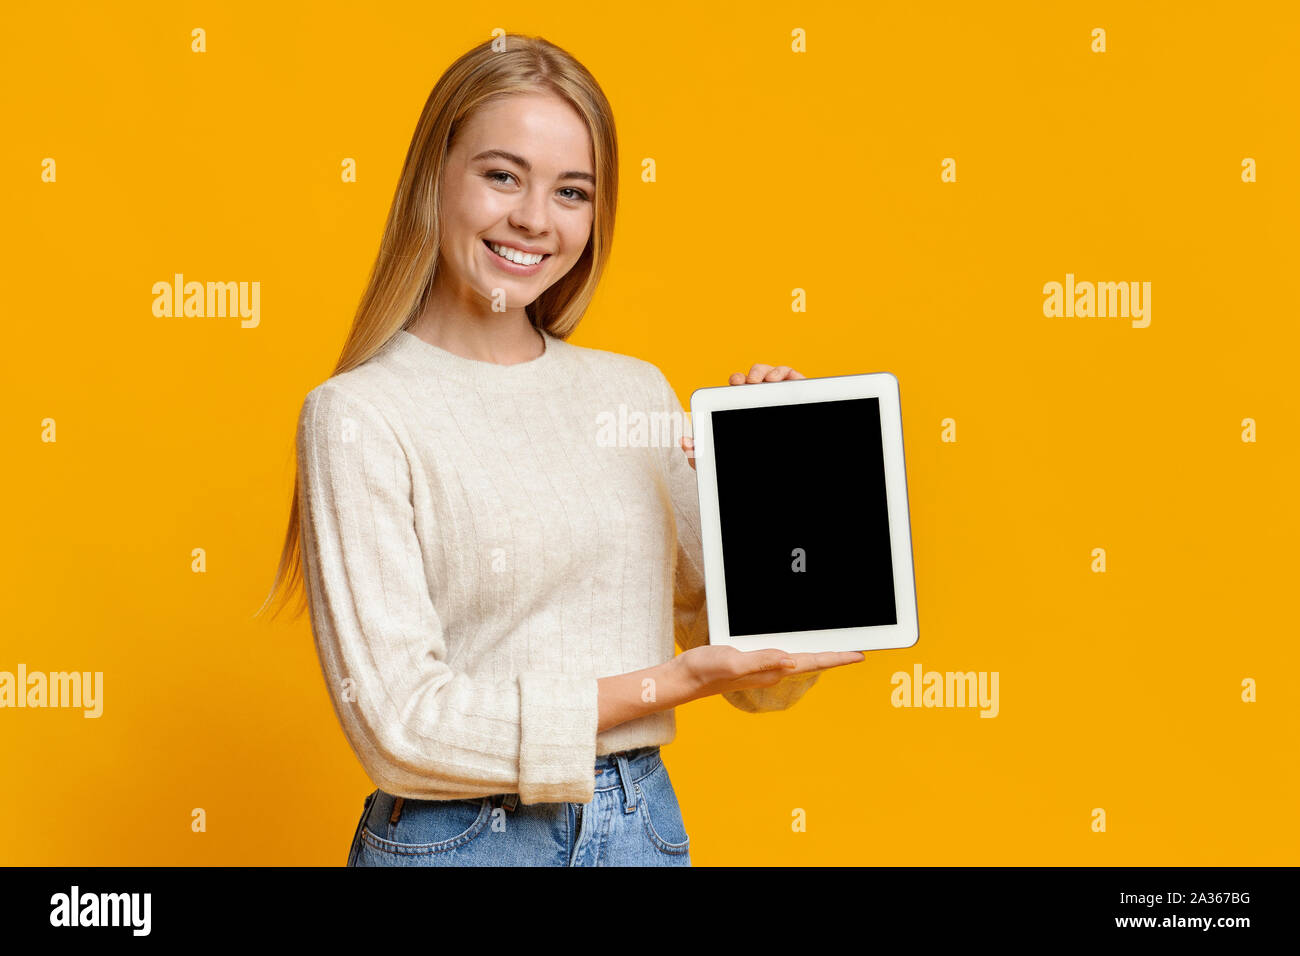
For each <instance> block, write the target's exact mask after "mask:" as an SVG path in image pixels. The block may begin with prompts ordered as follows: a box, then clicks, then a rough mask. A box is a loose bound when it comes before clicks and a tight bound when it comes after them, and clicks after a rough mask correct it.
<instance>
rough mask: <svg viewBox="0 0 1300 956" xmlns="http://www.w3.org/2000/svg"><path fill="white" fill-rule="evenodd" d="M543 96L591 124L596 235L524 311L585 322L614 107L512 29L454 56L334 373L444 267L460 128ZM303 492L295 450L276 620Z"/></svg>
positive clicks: (379, 342)
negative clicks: (444, 211) (509, 100)
mask: <svg viewBox="0 0 1300 956" xmlns="http://www.w3.org/2000/svg"><path fill="white" fill-rule="evenodd" d="M538 92H549V93H555V94H557V95H558V96H560V97H561V98H563V99H564V100H566V101H567V102H568V103H570V104H571V105H572V106H573V107H574V108H575V109H576V110H577V111H578V112H579V113H580V114H581V115H582V117H583V119H584V120H585V121H586V123H587V129H588V131H589V132H590V134H591V142H592V150H593V153H594V159H595V164H596V186H595V194H596V195H595V209H594V212H593V222H592V229H591V237H590V239H588V241H587V246H586V248H585V249H584V250H583V252H582V255H581V256H580V257H579V259H578V261H577V262H576V263H575V264H574V266H573V268H572V269H570V270H569V272H568V273H566V274H565V275H564V276H563V277H562V278H560V279H559V280H558V281H557V282H555V284H553V285H552V286H551V287H550V288H548V289H547V290H546V291H545V292H543V293H542V294H541V295H540V296H538V297H537V299H536V300H535V301H534V302H531V303H529V304H528V305H527V306H526V307H525V313H526V314H527V316H528V319H529V321H530V322H531V323H532V324H533V325H534V326H535V327H537V328H540V329H544V330H545V331H546V332H548V333H550V334H551V335H555V336H557V337H559V338H562V339H565V338H568V336H569V334H570V333H571V332H572V331H573V329H574V328H575V327H576V326H577V325H578V322H579V321H580V320H581V319H582V316H583V314H584V313H585V312H586V311H587V306H588V305H589V304H590V302H591V299H592V297H593V296H594V295H595V293H596V285H597V283H598V282H599V281H600V276H601V273H602V272H603V271H604V268H605V264H606V262H607V261H608V260H609V253H610V247H611V246H612V244H613V241H614V212H615V207H616V205H617V199H618V142H617V137H616V136H615V131H614V114H613V110H611V109H610V105H609V102H608V101H607V100H606V98H605V94H604V92H603V91H602V90H601V88H600V85H599V84H598V83H597V82H596V80H595V78H594V77H593V76H592V75H591V74H590V73H589V72H588V71H587V69H586V67H584V66H583V65H582V64H581V63H579V62H578V61H577V60H576V59H574V58H573V56H571V55H570V54H569V53H566V52H565V51H564V50H562V49H560V48H559V47H557V46H555V45H554V44H553V43H550V42H548V41H546V40H544V39H542V38H541V37H529V36H521V35H517V34H504V35H502V36H500V37H497V38H496V39H493V40H487V41H484V42H483V43H481V44H479V45H478V46H476V47H474V48H473V49H472V50H470V51H469V52H467V53H465V54H464V55H463V56H461V57H460V59H458V60H456V62H455V63H453V64H452V65H451V66H450V67H448V68H447V71H446V72H445V73H443V75H442V76H441V77H440V78H439V80H438V82H437V83H436V84H435V85H434V87H433V92H431V93H430V94H429V98H428V100H426V101H425V104H424V110H423V111H422V112H421V113H420V121H419V123H418V124H417V125H416V128H415V134H414V135H413V136H412V137H411V145H410V147H409V148H408V149H407V151H406V161H405V162H404V163H403V165H402V175H401V179H400V180H399V181H398V184H397V192H396V195H394V196H393V204H392V206H391V207H390V209H389V211H388V221H387V223H386V224H385V226H384V234H383V238H382V239H381V240H380V243H379V255H378V257H377V258H376V259H375V262H374V265H373V266H372V267H371V271H370V278H369V280H368V281H367V283H366V289H365V292H364V293H363V294H362V297H361V303H360V305H359V306H358V307H357V311H356V315H355V317H354V318H353V320H352V328H351V330H350V331H349V332H348V337H347V341H345V342H344V343H343V351H342V353H341V354H340V355H339V360H338V363H337V365H336V366H335V368H334V372H333V375H340V374H342V373H343V372H346V371H348V370H349V369H353V368H356V367H357V366H358V365H361V364H362V363H363V362H365V361H367V360H368V359H369V358H370V357H371V356H372V355H374V354H375V353H376V352H378V351H379V350H380V349H382V348H383V347H384V346H385V345H386V344H387V343H388V341H389V339H391V338H392V337H393V336H394V335H396V334H397V333H398V332H399V331H401V330H402V329H404V328H406V327H407V326H409V325H410V324H411V323H412V322H414V320H415V319H416V318H417V317H418V316H419V315H420V313H421V312H422V311H423V309H424V306H425V302H426V300H427V298H428V295H429V291H430V289H431V288H432V286H433V279H434V275H435V270H436V268H437V264H438V247H439V245H440V240H441V222H440V218H439V210H440V205H439V200H440V185H441V181H442V171H443V167H444V166H445V164H446V161H447V152H448V150H449V149H450V148H451V145H452V143H453V141H454V139H455V136H456V131H457V130H458V129H460V128H462V127H463V125H464V124H465V123H466V122H467V121H468V120H469V118H470V117H471V116H473V115H474V111H475V110H477V109H478V108H479V107H481V106H482V105H484V104H485V103H487V102H489V101H491V100H493V99H495V98H498V97H502V96H511V95H516V94H521V93H538ZM300 491H301V489H300V488H299V484H298V469H297V467H296V450H295V468H294V482H293V503H292V505H291V506H290V509H289V526H288V530H287V531H286V532H285V537H284V546H283V549H282V550H281V553H280V564H279V567H278V568H277V569H276V574H275V582H274V583H273V584H272V586H271V591H270V593H269V594H268V595H267V597H266V600H265V601H264V602H263V603H262V606H261V608H259V609H258V611H257V612H256V615H254V616H257V615H260V614H261V613H262V611H264V610H265V609H266V607H267V606H268V605H269V604H271V603H272V602H273V601H274V600H275V599H276V597H277V595H279V606H278V607H277V608H276V614H275V615H273V616H272V617H273V618H274V617H275V616H276V615H278V614H279V611H280V609H282V608H283V607H284V605H285V604H287V603H288V601H289V598H290V596H291V595H292V593H293V592H294V591H295V590H296V591H298V592H299V595H300V601H299V604H298V608H297V611H296V612H295V614H294V617H295V618H297V617H299V616H300V615H301V614H302V612H303V611H304V610H305V609H306V606H307V595H306V588H305V587H304V583H303V567H302V536H301V524H300V521H299V493H300Z"/></svg>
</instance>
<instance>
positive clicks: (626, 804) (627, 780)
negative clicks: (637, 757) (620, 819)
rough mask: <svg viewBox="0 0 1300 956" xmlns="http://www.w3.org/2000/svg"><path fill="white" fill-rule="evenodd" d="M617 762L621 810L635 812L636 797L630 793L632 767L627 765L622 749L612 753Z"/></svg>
mask: <svg viewBox="0 0 1300 956" xmlns="http://www.w3.org/2000/svg"><path fill="white" fill-rule="evenodd" d="M614 760H615V762H616V763H617V764H618V777H619V780H621V781H622V783H623V812H624V813H636V797H635V795H633V793H632V768H631V767H629V766H628V763H627V755H626V753H625V752H624V751H620V752H619V753H616V754H614Z"/></svg>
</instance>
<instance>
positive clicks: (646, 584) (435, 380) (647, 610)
mask: <svg viewBox="0 0 1300 956" xmlns="http://www.w3.org/2000/svg"><path fill="white" fill-rule="evenodd" d="M545 339H546V351H545V352H544V353H543V354H542V355H541V356H540V357H539V358H536V359H533V360H532V361H528V362H523V363H519V364H516V365H498V364H495V363H492V362H482V361H477V360H474V359H468V358H464V357H462V356H459V355H456V354H454V353H452V352H448V351H446V350H444V349H441V348H438V347H436V346H434V345H431V344H429V343H428V342H426V341H424V340H423V339H421V338H418V337H417V336H415V335H414V334H412V333H410V332H407V331H405V330H402V331H399V332H398V333H397V334H396V335H395V336H394V337H393V338H392V339H390V340H389V342H388V343H386V344H385V346H384V347H383V348H382V350H381V351H380V352H378V353H377V354H376V355H374V356H373V357H372V358H371V359H370V360H369V361H367V362H365V363H364V364H362V365H361V366H359V367H357V368H355V369H352V370H351V371H348V372H345V373H343V374H341V375H336V376H334V377H332V378H330V379H328V380H327V381H325V382H324V383H323V384H321V385H319V386H317V387H316V388H314V389H312V390H311V392H309V393H308V395H307V397H306V400H305V401H304V403H303V406H302V411H301V415H300V418H299V422H298V432H297V442H298V468H299V480H300V490H299V495H300V501H301V513H300V519H301V528H302V553H303V570H304V574H305V577H306V582H307V596H308V601H309V607H310V611H311V625H312V633H313V635H314V638H315V642H316V648H317V652H318V653H319V656H320V662H321V668H322V671H323V673H324V676H325V681H326V685H327V688H328V691H329V695H330V699H331V700H332V701H333V705H334V709H335V712H336V714H337V715H338V718H339V721H340V723H341V724H342V727H343V732H344V734H345V735H346V737H347V739H348V741H349V742H350V744H351V745H352V748H353V750H354V751H355V752H356V755H357V757H358V759H359V760H360V761H361V765H362V767H363V768H364V769H365V771H366V773H367V775H368V776H369V777H370V779H371V780H372V781H373V782H374V784H375V785H376V786H377V787H379V788H380V789H382V790H385V791H387V792H388V793H391V794H393V795H395V796H402V797H408V798H414V799H423V800H443V799H452V798H460V797H478V796H485V795H489V794H496V793H512V792H513V793H518V794H519V796H520V799H521V801H522V802H523V803H544V802H561V801H571V802H581V803H586V802H588V801H590V800H591V799H592V796H593V793H594V784H595V779H594V778H595V768H594V764H595V759H596V755H597V754H604V753H610V752H613V751H618V750H626V749H629V748H633V747H642V746H651V745H657V744H666V743H668V742H669V741H671V740H672V739H673V737H674V734H675V729H676V725H675V721H674V715H673V711H672V710H666V711H659V712H657V713H653V714H649V715H647V716H644V717H640V718H637V719H635V720H630V721H627V722H625V723H623V724H619V725H618V726H615V727H612V728H610V729H608V730H606V731H605V732H603V733H601V734H599V735H598V734H597V733H596V722H597V708H596V689H597V685H596V679H597V678H598V677H604V676H607V675H612V674H622V673H625V672H627V671H635V670H640V669H642V668H646V667H651V666H654V665H656V664H661V663H663V662H665V661H667V660H670V659H671V658H672V656H673V653H674V651H673V641H674V637H675V638H676V641H677V643H679V644H680V645H681V646H682V647H683V648H690V647H695V646H697V645H699V644H704V643H707V641H708V615H707V611H706V609H705V596H704V578H703V552H702V545H701V539H700V526H699V500H698V497H697V491H696V484H695V472H694V471H693V470H692V469H691V467H690V465H689V464H688V462H687V460H686V456H685V453H684V452H683V451H682V449H681V447H680V446H679V444H678V437H679V435H680V434H682V432H683V430H685V433H686V434H689V433H690V430H689V423H687V422H686V421H685V419H684V416H682V411H683V409H682V406H681V403H680V402H679V401H678V399H677V396H676V394H675V393H674V391H673V389H672V387H671V386H670V385H669V383H668V381H667V379H666V378H665V377H664V375H663V373H662V372H660V371H659V369H658V368H657V367H655V366H654V365H652V364H650V363H649V362H645V361H643V360H641V359H637V358H633V357H631V356H628V355H621V354H619V353H617V352H609V351H604V350H599V349H592V348H586V347H583V346H578V345H573V344H571V343H568V342H566V341H564V340H563V339H560V338H558V337H555V336H552V335H549V334H547V335H545ZM755 387H760V388H761V387H762V386H755ZM652 413H657V419H655V421H657V424H658V425H659V426H660V427H658V428H657V429H656V428H652V427H642V428H640V429H638V427H637V422H638V419H639V418H640V417H641V416H646V417H647V418H648V417H649V416H650V415H651V414H652ZM670 419H671V421H675V423H676V426H677V427H676V429H675V430H674V429H673V428H663V427H662V425H663V424H665V423H666V422H668V423H670V424H671V422H670ZM641 420H642V423H643V424H644V425H647V426H648V424H649V422H647V420H646V419H645V418H642V419H641ZM620 421H621V422H623V426H622V427H620V425H619V422H620ZM656 431H657V432H658V434H657V435H656V434H655V432H656ZM756 451H759V449H756ZM756 467H761V466H759V465H756ZM816 680H817V675H815V674H814V675H800V676H796V677H790V678H786V679H785V680H783V681H782V682H781V683H779V684H777V685H775V686H774V687H771V688H765V689H760V690H752V691H743V692H739V693H733V694H727V695H724V696H725V697H726V699H727V700H728V701H729V702H730V703H731V704H732V705H734V706H735V707H737V708H739V709H741V710H744V711H750V712H758V711H769V710H782V709H785V708H787V707H789V706H791V705H792V704H793V703H794V702H795V701H797V700H798V699H799V698H800V697H801V696H802V695H803V693H804V692H805V691H807V689H808V688H809V687H811V686H812V684H813V683H815V681H816Z"/></svg>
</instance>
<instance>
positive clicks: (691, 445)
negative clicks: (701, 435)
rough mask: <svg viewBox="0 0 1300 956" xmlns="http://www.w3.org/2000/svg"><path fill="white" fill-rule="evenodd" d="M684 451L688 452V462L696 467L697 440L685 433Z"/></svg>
mask: <svg viewBox="0 0 1300 956" xmlns="http://www.w3.org/2000/svg"><path fill="white" fill-rule="evenodd" d="M682 451H684V452H686V461H687V463H689V464H690V466H691V467H692V468H694V467H695V442H694V441H693V440H692V439H690V438H687V437H686V436H684V435H683V436H682Z"/></svg>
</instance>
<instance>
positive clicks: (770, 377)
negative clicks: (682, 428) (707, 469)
mask: <svg viewBox="0 0 1300 956" xmlns="http://www.w3.org/2000/svg"><path fill="white" fill-rule="evenodd" d="M788 378H791V379H793V378H804V376H803V375H801V374H800V373H798V372H796V371H795V370H794V369H792V368H791V367H790V366H788V365H777V366H775V367H773V366H771V365H755V366H754V367H753V368H751V369H750V370H749V374H748V375H746V374H745V373H744V372H733V373H732V374H731V378H730V379H729V380H728V381H727V384H728V385H758V384H759V383H760V382H783V381H785V380H786V379H788ZM682 451H684V452H686V460H687V461H689V462H690V463H691V467H692V468H694V467H695V442H694V441H693V440H692V439H690V438H688V437H687V436H685V435H683V436H682Z"/></svg>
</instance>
